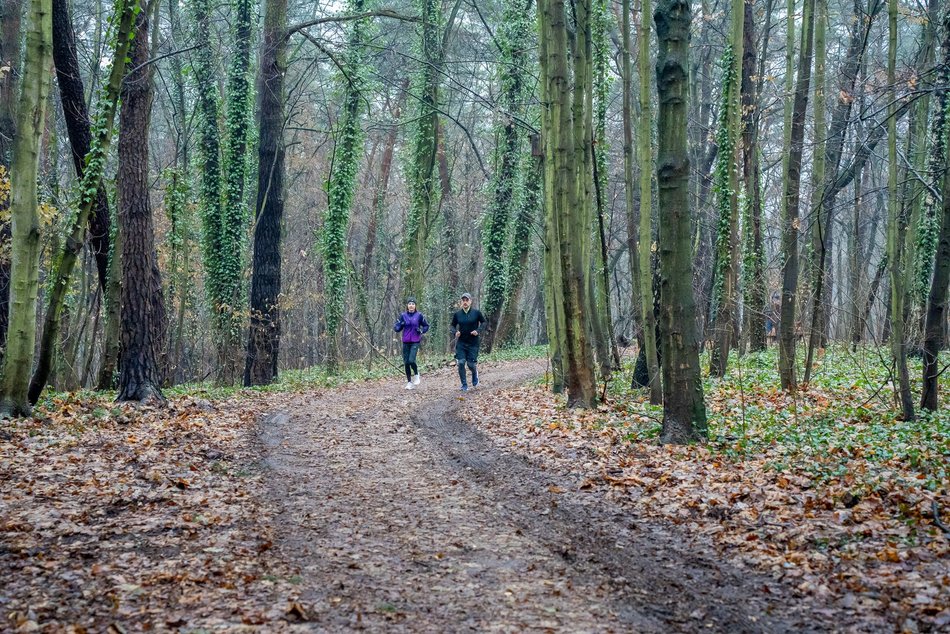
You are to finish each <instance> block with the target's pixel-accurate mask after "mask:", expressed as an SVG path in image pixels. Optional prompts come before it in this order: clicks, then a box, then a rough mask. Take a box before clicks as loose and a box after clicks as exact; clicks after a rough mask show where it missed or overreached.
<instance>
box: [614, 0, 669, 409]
mask: <svg viewBox="0 0 950 634" xmlns="http://www.w3.org/2000/svg"><path fill="white" fill-rule="evenodd" d="M620 11H621V16H620V25H621V26H620V28H621V38H622V40H621V55H622V57H621V66H620V68H621V74H622V80H623V87H622V99H623V104H622V116H623V182H624V207H625V216H626V220H627V251H628V256H629V263H630V300H631V301H630V304H631V311H632V312H633V313H634V315H633V317H632V318H631V319H632V321H633V322H634V323H636V322H638V321H639V322H640V333H641V334H635V337H636V339H637V341H638V342H639V343H640V348H641V352H642V351H643V334H642V333H643V329H644V327H645V326H644V325H643V313H642V312H641V309H640V303H641V301H642V299H641V296H640V295H641V291H640V258H639V250H638V249H639V247H638V246H637V232H638V223H637V201H636V200H635V198H634V196H635V195H636V192H637V189H636V188H637V184H636V182H635V181H634V178H633V176H634V164H635V162H636V160H637V158H636V156H635V151H636V149H637V148H636V146H635V145H634V142H633V64H632V62H631V59H630V56H631V51H630V0H623V1H622V4H621V9H620ZM638 14H640V12H639V11H638ZM641 19H642V18H641ZM649 19H651V18H650V16H649V15H647V17H646V20H649ZM648 51H649V49H648ZM648 60H649V55H648ZM648 63H649V62H648ZM642 72H644V71H641V73H642ZM647 77H649V69H647ZM648 87H649V82H648ZM640 140H641V141H642V139H640ZM650 179H651V181H652V174H651V176H650ZM635 330H636V328H635ZM653 332H654V340H655V337H656V334H655V333H656V329H655V328H654V329H653ZM643 358H644V360H645V359H646V356H645V354H644V357H643ZM649 382H650V379H649V376H648V377H647V378H646V380H645V381H643V382H640V381H638V377H637V373H636V371H634V375H633V379H632V382H631V387H633V388H638V387H645V386H646V385H647V384H649ZM657 383H659V381H658V382H657ZM658 398H659V399H660V402H662V394H661V395H660V396H658ZM654 404H659V402H658V403H654Z"/></svg>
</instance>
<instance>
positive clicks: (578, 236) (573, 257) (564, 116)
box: [551, 0, 597, 408]
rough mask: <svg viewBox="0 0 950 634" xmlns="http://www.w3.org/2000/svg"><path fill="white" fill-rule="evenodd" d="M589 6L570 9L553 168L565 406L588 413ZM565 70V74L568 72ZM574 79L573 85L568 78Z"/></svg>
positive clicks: (563, 31) (560, 33)
mask: <svg viewBox="0 0 950 634" xmlns="http://www.w3.org/2000/svg"><path fill="white" fill-rule="evenodd" d="M591 4H592V0H580V1H578V2H575V3H574V5H573V9H574V11H573V14H574V19H575V26H576V28H575V31H574V46H573V53H574V55H573V60H572V61H573V63H572V64H570V65H568V63H567V59H566V56H565V57H564V58H563V59H564V66H565V68H564V70H565V73H564V74H563V75H562V76H563V77H564V81H563V82H561V81H558V80H555V83H556V84H557V85H558V91H559V92H558V93H557V97H556V98H557V99H560V100H561V103H562V104H564V105H563V107H562V109H561V113H560V116H561V122H560V126H559V132H560V137H559V146H558V158H559V159H563V160H564V162H563V163H559V164H558V171H559V173H560V177H561V178H566V179H567V181H566V182H567V186H566V187H564V188H563V189H562V191H561V192H560V195H561V197H562V205H561V207H560V211H561V214H562V216H561V218H562V222H560V223H559V225H558V228H559V230H560V236H559V238H560V240H561V244H562V248H561V271H562V273H561V275H562V282H563V284H564V315H565V319H564V334H565V336H564V340H565V342H566V344H567V346H566V352H567V367H566V372H565V378H566V383H567V403H568V406H569V407H579V408H590V407H593V406H594V405H595V403H596V400H597V387H596V384H595V381H594V371H593V368H594V363H593V350H592V345H591V343H592V342H591V336H592V333H593V328H592V326H593V324H592V318H593V317H594V316H593V315H590V314H589V310H590V307H591V305H592V302H591V300H590V288H591V286H590V227H591V213H592V202H593V201H592V199H591V196H592V191H591V190H592V185H593V183H592V175H593V170H592V165H591V156H593V153H592V151H591V147H590V146H591V144H592V142H593V117H592V114H593V113H592V108H591V95H592V92H593V85H592V81H593V55H592V51H591V45H592V42H591ZM551 7H552V11H558V10H559V9H560V10H561V14H562V16H563V14H564V12H563V0H554V2H553V3H552V5H551ZM553 24H554V32H555V41H556V42H557V41H560V43H561V45H562V46H565V48H564V50H565V52H566V51H567V48H566V44H567V40H568V36H567V28H566V24H565V23H564V18H563V17H562V18H561V24H564V27H563V28H559V27H558V26H557V22H553ZM568 68H569V70H568ZM572 74H573V78H574V81H573V86H571V84H569V83H568V81H567V78H568V77H570V76H571V75H572Z"/></svg>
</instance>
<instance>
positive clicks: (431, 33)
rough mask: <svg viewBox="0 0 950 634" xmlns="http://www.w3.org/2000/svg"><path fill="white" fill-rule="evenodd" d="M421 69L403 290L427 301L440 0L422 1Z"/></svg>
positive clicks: (435, 198) (435, 190) (435, 189)
mask: <svg viewBox="0 0 950 634" xmlns="http://www.w3.org/2000/svg"><path fill="white" fill-rule="evenodd" d="M421 3H422V6H421V11H420V14H421V16H422V20H423V23H422V41H421V43H420V46H421V49H422V61H421V65H422V68H421V70H420V71H419V75H418V77H417V79H416V91H418V92H417V95H418V100H419V105H418V108H419V110H418V113H417V118H416V128H415V132H414V138H413V140H412V145H413V149H412V159H411V161H412V162H411V164H410V168H409V191H410V208H409V217H408V219H407V221H406V235H405V242H404V247H403V265H404V268H403V276H402V278H403V279H402V289H401V290H402V293H403V295H405V296H409V295H416V296H418V297H419V299H420V300H422V301H425V300H424V299H423V295H424V290H425V264H426V245H427V244H428V242H429V232H430V231H431V229H432V223H433V222H434V220H435V213H436V210H438V208H439V189H440V187H439V181H438V175H437V174H436V161H437V154H438V144H439V135H438V130H439V111H438V109H439V85H440V84H441V73H440V70H441V67H442V55H443V51H442V38H441V29H442V22H443V19H442V3H441V0H421Z"/></svg>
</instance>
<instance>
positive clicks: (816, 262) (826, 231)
mask: <svg viewBox="0 0 950 634" xmlns="http://www.w3.org/2000/svg"><path fill="white" fill-rule="evenodd" d="M827 27H828V0H815V86H814V122H815V132H814V145H813V147H814V150H813V154H812V169H811V177H812V188H811V191H812V204H811V213H812V214H814V222H813V223H810V224H811V225H812V230H811V237H812V241H811V257H810V258H809V264H810V265H811V271H810V272H811V281H812V311H811V328H809V331H808V351H807V353H806V354H805V383H806V384H808V382H809V381H811V364H812V359H813V358H814V354H815V348H816V347H818V346H820V345H822V344H821V340H822V335H823V333H824V328H823V326H822V315H821V312H822V301H821V299H822V287H823V286H824V282H825V271H826V264H825V263H826V261H827V260H828V258H827V257H826V248H827V249H830V248H831V231H832V226H831V225H830V224H824V223H823V220H824V218H823V217H822V212H823V210H824V208H825V207H824V201H823V200H822V196H823V192H822V185H823V184H824V180H825V158H826V157H825V146H826V139H827V138H828V137H827V131H826V130H825V58H826V57H827V56H826V53H825V32H826V31H827Z"/></svg>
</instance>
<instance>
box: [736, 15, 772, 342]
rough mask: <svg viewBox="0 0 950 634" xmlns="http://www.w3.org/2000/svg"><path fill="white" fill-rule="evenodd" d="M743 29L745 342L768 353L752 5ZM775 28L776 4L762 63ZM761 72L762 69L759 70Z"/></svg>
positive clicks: (758, 83) (767, 20) (759, 81)
mask: <svg viewBox="0 0 950 634" xmlns="http://www.w3.org/2000/svg"><path fill="white" fill-rule="evenodd" d="M743 19H744V22H745V23H744V26H743V29H742V37H743V41H744V43H743V46H742V88H741V91H742V178H743V181H744V182H745V192H746V201H745V210H744V212H745V226H744V231H745V240H744V242H745V244H744V253H743V262H744V276H743V277H744V283H745V284H744V286H745V289H744V290H745V292H744V297H743V303H744V304H745V326H746V327H745V330H746V337H745V339H746V340H747V341H748V342H749V350H750V351H752V352H758V351H760V350H765V347H766V344H767V341H766V332H765V301H766V299H765V298H766V295H767V289H766V284H765V251H764V248H765V247H764V245H763V243H762V172H761V165H760V161H759V121H760V117H761V115H760V113H761V105H760V103H759V101H760V94H761V86H762V81H763V80H762V77H761V76H760V77H759V78H758V79H757V80H756V81H755V82H753V75H755V74H756V73H757V72H759V73H761V72H762V71H757V70H756V66H757V65H758V64H759V63H760V62H759V61H757V59H756V50H755V37H754V35H755V24H754V16H753V12H752V3H750V2H746V3H745V10H744V16H743ZM771 28H772V1H771V0H769V2H768V6H767V7H766V18H765V26H764V28H763V38H762V39H763V47H762V58H763V59H762V61H764V57H765V55H766V52H767V51H768V41H769V31H770V30H771ZM759 68H760V69H761V68H762V66H759Z"/></svg>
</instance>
